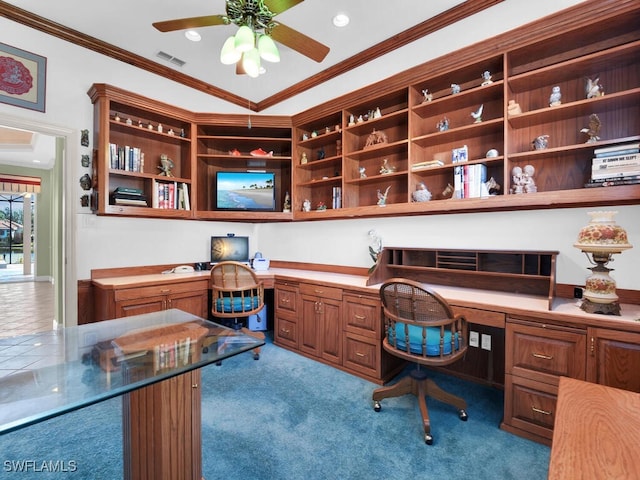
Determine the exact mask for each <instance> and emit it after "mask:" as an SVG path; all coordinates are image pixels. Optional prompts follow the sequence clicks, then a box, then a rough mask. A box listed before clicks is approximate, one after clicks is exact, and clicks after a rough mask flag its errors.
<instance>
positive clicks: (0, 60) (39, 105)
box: [0, 43, 47, 112]
mask: <svg viewBox="0 0 640 480" xmlns="http://www.w3.org/2000/svg"><path fill="white" fill-rule="evenodd" d="M46 76H47V59H46V58H45V57H41V56H40V55H36V54H35V53H31V52H27V51H25V50H20V49H19V48H15V47H12V46H10V45H6V44H4V43H0V102H2V103H7V104H9V105H15V106H17V107H23V108H29V109H31V110H37V111H39V112H44V109H45V87H46Z"/></svg>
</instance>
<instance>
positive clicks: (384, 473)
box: [0, 340, 549, 480]
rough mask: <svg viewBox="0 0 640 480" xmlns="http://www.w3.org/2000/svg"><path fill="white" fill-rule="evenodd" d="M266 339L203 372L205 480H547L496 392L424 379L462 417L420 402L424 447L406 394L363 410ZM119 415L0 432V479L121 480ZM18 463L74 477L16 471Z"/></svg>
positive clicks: (366, 388) (353, 388)
mask: <svg viewBox="0 0 640 480" xmlns="http://www.w3.org/2000/svg"><path fill="white" fill-rule="evenodd" d="M267 341H268V343H267V345H266V346H265V347H264V348H263V350H262V354H261V358H260V360H259V361H254V360H253V358H252V356H251V355H250V354H243V355H240V356H237V357H234V358H231V359H228V360H225V361H224V362H223V364H222V365H221V366H209V367H207V368H205V369H203V379H202V395H203V398H202V443H203V447H202V452H203V474H204V476H205V478H206V480H234V479H242V480H260V479H265V480H267V479H268V480H280V479H283V480H284V479H286V480H296V479H308V480H315V479H323V480H324V479H343V480H347V479H373V478H384V479H439V478H446V479H453V480H457V479H466V478H474V479H518V480H528V479H531V480H542V479H545V478H546V477H547V468H548V463H549V448H548V447H545V446H543V445H539V444H537V443H534V442H530V441H528V440H524V439H521V438H519V437H516V436H513V435H511V434H508V433H506V432H503V431H502V430H500V429H499V428H498V425H499V423H500V420H501V419H502V408H503V394H502V392H500V391H497V390H495V389H491V388H487V387H483V386H480V385H475V384H472V383H468V382H463V381H461V380H458V379H456V378H453V377H449V376H446V375H439V374H434V377H435V379H436V381H437V382H438V384H439V385H440V386H441V387H443V388H444V389H446V390H448V391H450V392H451V393H454V394H457V395H460V396H463V397H464V398H465V399H466V400H467V403H468V405H469V407H468V410H467V411H468V414H469V420H468V421H467V422H462V421H460V420H459V419H458V416H457V413H456V411H455V409H454V408H453V407H450V406H447V405H444V404H442V403H440V402H437V401H435V400H429V401H428V404H429V411H430V415H431V424H432V427H431V431H432V434H433V436H434V444H433V445H431V446H428V445H425V443H424V441H423V432H422V426H421V421H420V413H419V410H418V406H417V402H416V400H415V398H413V397H412V396H411V395H407V396H404V397H400V398H391V399H385V400H383V401H382V411H381V412H374V410H373V405H372V402H371V392H372V391H373V389H375V388H376V387H377V385H375V384H373V383H370V382H367V381H365V380H361V379H359V378H357V377H354V376H352V375H349V374H346V373H343V372H341V371H339V370H336V369H334V368H331V367H328V366H326V365H323V364H320V363H318V362H314V361H312V360H309V359H307V358H304V357H301V356H299V355H296V354H294V353H291V352H289V351H287V350H283V349H281V348H278V347H276V346H274V345H273V344H271V343H270V341H269V340H267ZM120 408H121V400H120V399H119V398H116V399H112V400H108V401H106V402H102V403H100V404H97V405H93V406H91V407H87V408H84V409H82V410H79V411H76V412H73V413H70V414H67V415H64V416H62V417H58V418H55V419H52V420H49V421H47V422H43V423H41V424H37V425H34V426H32V427H28V428H26V429H23V430H19V431H17V432H13V433H10V434H7V435H4V436H1V437H0V452H2V453H1V454H0V459H2V464H1V465H0V478H2V479H5V478H6V479H16V480H18V479H19V480H22V479H70V478H73V479H104V480H109V479H112V480H116V479H119V478H122V453H121V452H122V440H121V424H120V422H121V411H120ZM21 461H33V462H34V464H36V465H38V466H40V467H41V466H42V465H41V464H42V462H43V461H44V462H49V464H50V465H53V468H55V466H56V465H57V466H58V467H59V468H58V469H60V468H65V467H66V468H68V467H69V465H71V466H72V467H73V466H74V465H75V471H74V472H60V471H58V472H46V471H42V468H40V469H39V471H35V470H34V469H33V468H31V469H30V471H28V472H24V471H23V472H19V471H16V468H15V467H16V466H18V467H19V466H20V463H19V462H21ZM7 462H9V463H7ZM55 462H57V464H56V463H55ZM70 462H73V463H70ZM22 465H23V466H24V465H29V464H24V463H23V464H22ZM30 466H31V467H32V464H31V465H30ZM45 470H46V468H45Z"/></svg>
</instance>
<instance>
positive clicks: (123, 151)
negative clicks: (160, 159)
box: [109, 143, 144, 172]
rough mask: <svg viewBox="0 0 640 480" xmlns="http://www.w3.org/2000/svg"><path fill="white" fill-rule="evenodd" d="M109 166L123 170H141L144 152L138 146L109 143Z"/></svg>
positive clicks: (142, 168)
mask: <svg viewBox="0 0 640 480" xmlns="http://www.w3.org/2000/svg"><path fill="white" fill-rule="evenodd" d="M109 168H111V170H124V171H125V172H143V171H144V153H143V152H142V150H140V149H139V148H138V147H130V146H129V145H116V144H115V143H110V144H109Z"/></svg>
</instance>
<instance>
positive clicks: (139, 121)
mask: <svg viewBox="0 0 640 480" xmlns="http://www.w3.org/2000/svg"><path fill="white" fill-rule="evenodd" d="M127 121H128V120H127ZM127 125H131V124H130V123H127ZM138 127H140V128H144V124H143V123H142V120H138Z"/></svg>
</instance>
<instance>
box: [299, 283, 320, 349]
mask: <svg viewBox="0 0 640 480" xmlns="http://www.w3.org/2000/svg"><path fill="white" fill-rule="evenodd" d="M300 304H301V306H302V315H301V316H300V318H299V320H298V321H299V323H300V330H299V335H300V339H299V341H300V344H299V348H300V351H301V352H305V353H308V354H310V355H313V356H315V357H318V356H320V331H321V330H320V324H321V322H322V313H321V312H322V303H321V301H320V299H318V297H312V296H308V295H301V302H300Z"/></svg>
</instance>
